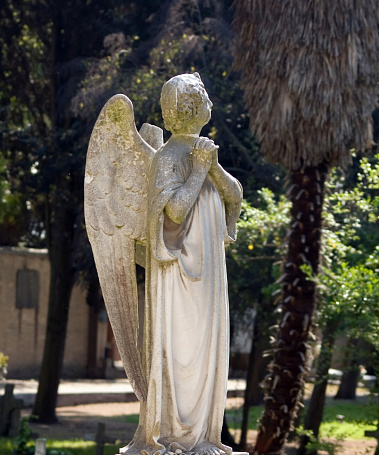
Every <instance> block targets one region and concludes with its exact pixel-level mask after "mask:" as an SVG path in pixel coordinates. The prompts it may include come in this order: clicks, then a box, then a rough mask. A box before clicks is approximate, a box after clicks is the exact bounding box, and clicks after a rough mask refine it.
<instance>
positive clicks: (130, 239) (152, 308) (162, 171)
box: [85, 73, 242, 455]
mask: <svg viewBox="0 0 379 455" xmlns="http://www.w3.org/2000/svg"><path fill="white" fill-rule="evenodd" d="M161 105H162V113H163V118H164V121H165V127H166V129H168V130H169V131H171V133H172V136H171V137H170V139H169V140H168V142H167V143H166V144H163V145H162V139H161V138H162V133H161V130H159V129H157V128H156V127H152V126H151V127H149V126H144V127H143V130H141V134H143V135H144V136H145V138H146V141H144V140H143V139H142V137H141V135H140V134H139V133H138V132H137V130H136V127H135V123H134V114H133V106H132V103H131V101H130V100H129V99H128V98H127V97H126V96H124V95H116V96H114V97H113V98H111V99H110V100H109V101H108V103H107V104H106V105H105V106H104V108H103V110H102V111H101V113H100V115H99V118H98V120H97V122H96V124H95V127H94V130H93V133H92V136H91V141H90V145H89V149H88V156H87V166H86V185H85V216H86V226H87V231H88V237H89V239H90V241H91V245H92V249H93V252H94V257H95V262H96V266H97V270H98V274H99V278H100V283H101V287H102V291H103V296H104V300H105V303H106V306H107V310H108V314H109V319H110V322H111V324H112V327H113V331H114V334H115V338H116V342H117V345H118V348H119V351H120V355H121V358H122V360H123V364H124V367H125V370H126V373H127V375H128V377H129V379H130V382H131V384H132V386H133V389H134V391H135V393H136V395H137V397H138V399H139V400H140V402H141V411H140V424H139V427H138V429H137V431H136V434H135V436H134V439H133V441H132V442H131V443H130V444H129V445H128V446H126V447H125V448H123V449H121V451H122V452H123V453H127V454H128V453H129V454H136V453H140V452H141V451H142V450H143V451H144V452H146V453H148V454H151V455H153V454H154V453H155V452H157V451H161V452H160V453H164V452H166V453H167V452H168V453H169V454H171V453H173V452H175V453H176V454H180V453H182V452H185V453H189V452H196V453H198V454H199V455H203V454H210V453H213V454H216V453H220V452H221V453H227V454H230V453H231V449H230V448H229V447H226V446H224V445H223V444H222V443H221V438H220V437H221V428H222V423H223V414H224V407H225V399H226V385H227V373H228V354H229V319H228V295H227V277H226V269H225V252H224V244H225V243H228V242H231V241H233V240H235V235H236V231H235V224H236V221H237V219H238V216H239V213H240V207H241V200H242V189H241V185H240V184H239V182H238V181H237V180H236V179H235V178H234V177H232V176H231V175H230V174H228V173H227V172H226V171H225V170H224V169H223V168H222V167H221V166H220V164H219V163H218V159H217V149H218V147H217V146H216V145H215V144H214V142H213V141H212V140H211V139H209V138H206V137H200V136H199V135H200V131H201V129H202V127H203V126H204V125H205V124H207V123H208V121H209V120H210V117H211V107H212V103H211V102H210V100H209V98H208V95H207V93H206V91H205V89H204V86H203V83H202V82H201V79H200V76H199V75H198V74H197V73H195V74H185V75H180V76H176V77H174V78H172V79H170V80H169V81H168V82H167V83H166V84H165V85H164V87H163V89H162V95H161ZM149 144H152V145H153V146H154V147H157V148H159V150H158V151H157V152H155V150H154V149H153V148H152V147H151V146H150V145H149ZM136 157H138V159H137V158H136ZM141 163H142V165H141ZM136 242H138V244H142V245H143V244H145V245H147V252H146V254H145V255H144V254H141V251H139V252H138V257H139V258H142V259H139V261H140V262H143V261H144V260H145V259H146V261H147V274H146V303H145V321H146V322H145V333H144V362H143V363H142V361H141V357H140V354H139V350H138V347H137V346H138V314H137V300H136V299H137V289H136V279H135V244H136Z"/></svg>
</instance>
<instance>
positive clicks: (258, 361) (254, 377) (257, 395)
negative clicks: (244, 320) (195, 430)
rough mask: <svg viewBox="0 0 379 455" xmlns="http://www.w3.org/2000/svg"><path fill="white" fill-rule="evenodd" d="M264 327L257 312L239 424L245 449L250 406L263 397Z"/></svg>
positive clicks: (264, 367) (265, 359)
mask: <svg viewBox="0 0 379 455" xmlns="http://www.w3.org/2000/svg"><path fill="white" fill-rule="evenodd" d="M263 332H264V327H263V326H262V317H260V315H259V314H258V315H257V317H256V319H255V324H254V334H253V340H252V344H251V350H250V355H249V365H248V369H247V374H246V389H245V401H244V405H243V417H242V424H241V439H240V446H241V447H242V448H243V449H246V445H247V432H248V429H249V410H250V406H254V405H258V404H260V403H261V400H262V399H263V394H262V391H261V387H260V383H261V382H262V380H263V378H264V375H265V373H266V369H267V365H268V360H267V357H263V352H264V351H265V350H267V349H268V347H269V345H268V341H267V340H265V339H264V337H263Z"/></svg>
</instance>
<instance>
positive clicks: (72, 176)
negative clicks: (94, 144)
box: [0, 0, 379, 453]
mask: <svg viewBox="0 0 379 455" xmlns="http://www.w3.org/2000/svg"><path fill="white" fill-rule="evenodd" d="M231 6H232V1H231V0H225V1H222V2H221V1H216V0H206V1H204V2H198V1H184V0H181V1H180V0H176V1H174V0H165V1H163V2H162V1H159V0H149V1H145V2H134V1H130V2H124V3H123V4H122V5H120V2H118V1H116V0H107V1H103V0H88V1H86V2H82V1H75V0H69V1H65V2H63V1H60V0H56V1H52V0H42V1H41V0H4V5H3V7H2V8H1V10H0V26H1V29H2V34H1V36H0V49H1V50H0V52H1V61H2V69H1V78H0V99H1V108H0V241H1V245H11V246H12V245H22V246H28V247H35V248H39V247H46V248H48V250H49V256H50V261H51V266H52V274H51V277H52V278H51V284H50V300H49V306H50V311H49V323H48V329H47V330H48V336H47V342H46V347H45V354H44V361H43V365H42V368H41V377H40V388H39V394H38V399H37V402H36V408H35V412H34V413H35V414H37V415H39V418H40V420H41V421H46V422H49V421H54V420H55V418H56V416H55V402H56V393H57V387H58V384H59V379H60V371H61V365H62V359H63V350H64V340H65V332H66V322H67V315H68V303H69V300H70V293H71V289H72V286H73V284H74V283H75V282H76V281H78V280H81V281H82V282H84V283H85V284H86V285H87V286H88V287H92V288H93V287H95V288H96V287H98V286H99V285H98V282H97V277H96V274H95V273H93V271H94V269H93V260H92V256H91V253H90V248H89V245H88V241H87V239H86V234H85V230H84V226H83V223H84V221H83V175H84V164H85V154H86V148H87V144H88V141H89V136H90V133H91V129H92V127H93V124H94V122H95V120H96V117H97V115H98V113H99V111H100V109H101V107H102V105H103V104H104V103H105V102H106V100H107V99H108V98H109V97H110V96H112V95H113V94H115V93H119V92H122V93H125V94H127V95H128V96H129V97H130V98H131V99H132V101H133V104H134V107H135V112H136V122H137V126H140V125H141V124H142V123H143V122H151V123H153V124H156V125H158V126H163V125H162V119H161V115H160V108H159V96H160V89H161V87H162V84H163V83H164V82H165V81H166V80H167V79H168V78H170V77H171V76H173V75H175V74H179V73H183V72H193V71H197V72H199V73H200V74H201V77H202V79H203V81H204V83H205V86H206V88H207V91H208V93H209V95H210V98H211V99H212V101H213V103H214V111H213V116H212V121H211V122H210V124H209V125H207V127H206V128H205V129H204V131H203V134H204V135H208V136H210V137H211V138H212V139H214V140H215V142H216V143H217V144H218V145H219V146H220V149H219V150H220V152H219V153H220V155H219V159H220V162H221V164H222V165H223V166H224V167H225V168H226V169H227V170H228V171H229V172H231V173H232V174H233V175H235V176H236V177H237V178H238V179H239V180H240V181H241V183H242V184H243V187H244V195H245V202H244V205H243V211H242V216H241V219H240V221H239V239H238V242H237V243H235V244H234V245H232V246H230V247H229V248H228V250H227V260H228V271H229V281H230V284H229V286H230V288H229V291H230V302H231V320H232V332H233V327H234V326H235V325H237V324H239V325H241V321H243V320H245V321H246V323H247V324H248V323H250V324H251V323H252V320H251V315H252V314H254V315H255V316H254V321H253V325H254V334H253V348H252V350H251V354H250V361H249V369H248V374H247V389H246V395H245V408H244V411H243V417H242V443H245V442H246V434H247V429H248V427H249V422H250V421H251V415H250V413H249V412H250V411H249V408H250V406H255V405H258V404H260V403H261V402H262V398H263V394H262V392H261V389H260V386H259V384H260V383H261V381H262V380H263V378H264V376H265V375H266V371H265V368H266V366H267V361H266V360H265V359H266V358H265V357H264V356H263V353H264V352H266V351H268V350H269V349H270V336H271V335H272V333H273V332H272V330H276V328H277V323H278V321H279V320H280V318H281V317H283V314H282V311H283V310H282V308H281V304H280V302H279V301H278V300H277V296H278V293H277V290H278V289H280V282H279V283H276V284H275V281H276V280H278V279H280V276H281V271H280V267H279V265H278V263H279V261H280V260H281V258H282V257H283V255H284V253H285V250H286V241H287V240H288V238H287V233H288V227H289V219H290V218H289V210H290V208H291V204H290V203H289V202H288V200H287V199H286V198H285V197H284V194H285V191H286V188H285V175H286V173H285V170H284V169H283V168H281V167H280V166H273V165H271V164H269V163H268V162H266V161H264V160H263V158H262V155H261V154H260V148H259V144H258V143H257V141H256V140H255V138H254V137H253V135H252V133H251V132H250V131H249V116H248V114H247V110H246V108H245V105H244V102H243V90H242V88H241V86H240V74H239V72H238V71H237V70H236V69H235V68H234V66H233V61H234V52H235V51H234V47H233V46H234V44H235V33H236V32H235V31H234V30H233V28H232V25H231V23H232V16H233V13H232V9H231ZM250 116H254V112H250ZM373 118H374V135H375V136H374V139H375V140H378V135H379V110H378V109H377V110H376V111H375V112H374V113H373ZM346 147H347V145H346ZM377 152H378V150H377V148H376V146H374V147H373V148H372V149H370V150H365V151H364V153H363V152H358V151H354V150H353V151H352V164H351V166H349V167H348V168H346V169H344V170H341V169H339V170H337V169H334V170H332V172H331V174H330V178H329V180H328V182H327V183H326V193H325V204H324V208H323V214H322V218H323V225H322V245H321V251H322V253H321V262H320V269H319V271H318V273H317V275H314V274H313V273H312V271H310V270H307V268H306V267H305V268H303V273H304V274H305V276H307V279H308V280H309V281H311V282H312V283H314V285H315V287H316V288H318V293H317V295H318V304H319V305H318V312H319V314H318V318H317V321H316V320H315V321H314V322H315V323H316V322H317V323H318V324H319V327H320V329H319V330H320V331H324V334H325V333H326V332H325V331H326V330H327V331H328V334H329V335H328V337H329V338H326V337H324V341H325V343H324V345H323V346H322V347H321V353H320V356H319V357H318V359H322V361H321V360H320V361H319V363H318V364H317V363H316V365H318V370H317V376H316V378H317V379H316V380H317V384H323V383H325V381H327V378H328V377H327V374H328V369H329V368H328V366H329V365H330V362H331V355H332V353H333V350H334V340H335V339H336V338H338V337H342V336H343V337H344V338H345V340H347V342H346V346H347V349H346V351H345V353H344V354H342V353H341V352H340V354H339V355H340V356H342V355H343V356H344V358H345V362H344V363H345V373H346V374H345V375H344V377H343V383H345V384H346V382H347V386H346V390H350V391H351V390H353V391H355V388H356V384H357V381H358V379H359V366H360V365H363V366H364V367H365V368H366V370H367V371H368V372H370V373H372V374H377V372H378V368H379V362H378V360H379V359H378V352H379V350H378V347H379V338H378V337H379V335H378V334H379V310H378V303H377V302H378V296H379V294H378V293H379V280H378V269H379V247H378V244H379V231H378V229H377V225H378V216H379V161H378V160H379V155H377ZM288 189H289V190H290V189H291V188H288V187H287V190H288ZM58 278H59V279H58ZM89 303H90V304H92V305H98V302H97V301H91V300H90V301H89ZM270 328H271V329H270ZM272 328H273V329H272ZM362 328H364V329H363V330H362ZM313 331H315V329H314V330H313ZM271 341H273V340H272V339H271ZM326 341H328V343H326ZM339 349H340V348H339ZM315 352H316V355H317V350H316V351H315ZM334 352H335V351H334ZM321 367H323V368H321ZM357 371H358V374H357ZM351 372H354V374H349V373H351ZM319 390H320V388H319ZM342 392H343V390H342V391H341V393H342ZM320 396H322V390H321V395H319V396H318V397H317V400H318V402H320V401H319V400H320ZM257 409H259V408H257ZM321 410H322V407H321ZM254 412H255V413H256V414H254V417H253V420H255V419H256V417H257V415H258V413H259V412H260V411H259V410H258V411H254ZM313 412H314V411H311V413H310V414H309V416H308V421H310V422H313V423H314V422H316V421H317V418H315V414H313ZM333 412H334V411H333ZM341 413H342V414H344V415H347V414H348V412H347V411H344V412H342V411H341ZM321 415H322V413H321ZM326 420H328V417H327V418H326ZM318 426H319V423H318V424H316V425H313V426H310V428H311V430H312V431H313V432H315V434H317V432H318ZM316 427H317V428H316ZM322 431H323V427H321V432H322ZM73 453H74V452H73ZM75 453H76V452H75ZM78 453H79V452H78Z"/></svg>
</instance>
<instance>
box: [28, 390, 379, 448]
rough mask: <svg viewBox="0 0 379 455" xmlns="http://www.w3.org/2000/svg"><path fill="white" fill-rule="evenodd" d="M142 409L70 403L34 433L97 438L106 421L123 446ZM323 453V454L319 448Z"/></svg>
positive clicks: (232, 403)
mask: <svg viewBox="0 0 379 455" xmlns="http://www.w3.org/2000/svg"><path fill="white" fill-rule="evenodd" d="M242 403H243V399H242V398H229V399H228V400H227V408H235V407H240V406H241V405H242ZM138 412H139V404H138V403H101V404H85V405H77V406H66V407H60V408H57V414H58V418H59V423H57V424H54V425H41V424H35V423H32V424H31V427H32V430H33V432H35V433H37V434H38V435H39V437H44V438H46V439H49V438H54V439H79V438H80V439H82V438H84V439H89V440H94V438H95V434H96V429H97V425H98V423H99V422H104V423H105V426H106V430H105V431H106V435H107V437H108V438H109V439H110V440H112V441H114V442H116V444H119V445H120V447H123V446H124V445H126V444H127V443H128V442H129V441H130V440H131V439H132V437H133V434H134V431H135V429H136V426H137V425H136V424H130V423H126V422H123V421H122V417H123V416H125V415H128V414H137V413H138ZM28 414H30V410H25V411H24V412H23V415H28ZM233 435H234V436H235V439H236V440H237V441H238V438H239V434H238V431H235V432H234V434H233ZM255 438H256V432H255V431H250V432H249V434H248V440H249V441H250V442H251V444H253V443H254V440H255ZM375 447H376V441H375V440H374V439H373V438H367V439H365V440H362V441H357V440H345V441H343V443H342V446H341V447H340V449H339V450H338V451H337V454H338V455H342V454H344V455H368V454H372V455H373V454H374V452H375ZM286 454H287V455H295V454H296V444H295V443H291V444H288V445H287V447H286ZM319 454H320V455H323V453H322V452H320V451H319Z"/></svg>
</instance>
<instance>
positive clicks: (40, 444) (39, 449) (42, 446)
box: [34, 438, 46, 455]
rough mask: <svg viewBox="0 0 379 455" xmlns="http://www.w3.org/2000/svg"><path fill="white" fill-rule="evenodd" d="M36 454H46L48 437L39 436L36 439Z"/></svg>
mask: <svg viewBox="0 0 379 455" xmlns="http://www.w3.org/2000/svg"><path fill="white" fill-rule="evenodd" d="M34 455H46V439H43V438H38V439H37V440H36V449H35V451H34Z"/></svg>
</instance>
